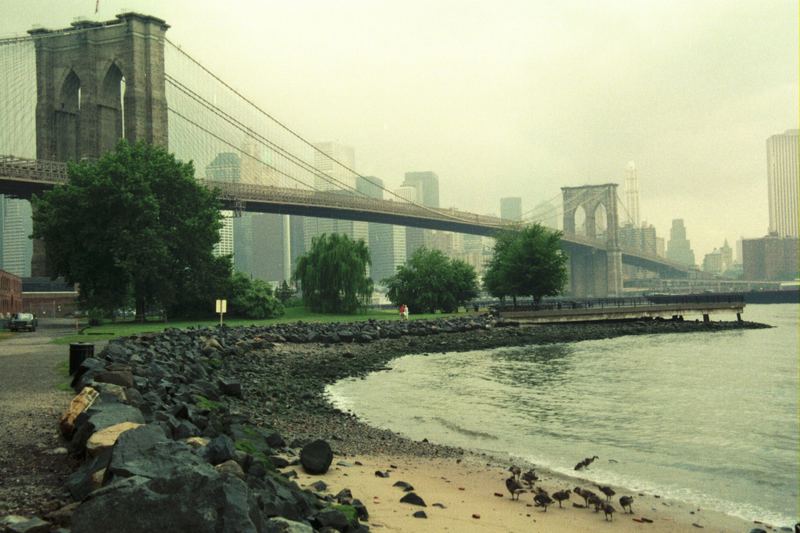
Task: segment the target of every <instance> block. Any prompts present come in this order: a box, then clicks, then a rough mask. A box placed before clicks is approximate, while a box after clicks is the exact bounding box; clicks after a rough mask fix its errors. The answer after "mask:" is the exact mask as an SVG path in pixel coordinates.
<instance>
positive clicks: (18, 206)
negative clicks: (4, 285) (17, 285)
mask: <svg viewBox="0 0 800 533" xmlns="http://www.w3.org/2000/svg"><path fill="white" fill-rule="evenodd" d="M31 233H33V222H32V220H31V204H30V202H29V201H27V200H20V199H17V198H10V197H8V196H4V195H0V269H2V270H5V271H6V272H10V273H11V274H14V275H15V276H19V277H28V276H30V275H31V259H32V257H33V241H32V240H31V239H30V237H29V236H30V234H31Z"/></svg>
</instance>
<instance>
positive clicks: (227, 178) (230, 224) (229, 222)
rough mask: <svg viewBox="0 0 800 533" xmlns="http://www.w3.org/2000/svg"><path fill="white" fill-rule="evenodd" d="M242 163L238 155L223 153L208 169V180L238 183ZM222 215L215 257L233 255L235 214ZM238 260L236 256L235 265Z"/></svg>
mask: <svg viewBox="0 0 800 533" xmlns="http://www.w3.org/2000/svg"><path fill="white" fill-rule="evenodd" d="M241 170H242V161H241V159H240V158H239V155H238V154H235V153H233V152H222V153H219V154H217V156H216V157H215V158H214V159H213V160H212V161H211V163H209V164H208V166H207V167H206V179H207V180H214V181H222V182H227V183H238V182H239V180H240V178H241ZM220 213H221V214H222V227H221V228H220V230H219V242H217V244H215V245H214V255H216V256H222V255H233V254H234V249H235V243H234V239H235V237H234V235H235V230H234V212H233V211H229V210H227V209H223V210H222V211H220ZM235 261H236V258H235V256H234V264H235Z"/></svg>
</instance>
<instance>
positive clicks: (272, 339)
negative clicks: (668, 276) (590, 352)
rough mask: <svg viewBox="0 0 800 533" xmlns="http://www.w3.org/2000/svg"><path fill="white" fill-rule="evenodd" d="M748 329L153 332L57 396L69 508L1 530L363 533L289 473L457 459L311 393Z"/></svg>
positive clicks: (374, 324) (348, 510) (467, 321)
mask: <svg viewBox="0 0 800 533" xmlns="http://www.w3.org/2000/svg"><path fill="white" fill-rule="evenodd" d="M758 327H768V326H765V325H762V324H756V323H751V322H713V323H706V324H704V323H697V322H677V321H659V320H645V321H629V322H607V323H587V324H561V325H536V326H525V325H520V324H518V323H517V322H514V321H508V320H503V319H497V318H493V317H490V316H488V315H468V316H464V317H459V318H446V319H438V320H418V321H410V322H398V321H374V320H371V321H366V322H358V323H325V324H322V323H302V322H297V323H294V324H281V325H275V326H263V327H257V326H251V327H241V328H227V327H221V328H220V327H217V328H204V329H188V330H177V329H168V330H166V331H164V332H162V333H158V334H147V335H139V336H133V337H127V338H122V339H117V340H114V341H112V342H110V343H109V344H108V345H107V346H106V348H105V349H103V351H102V352H101V353H100V354H98V355H97V356H96V357H93V358H89V359H86V360H85V361H84V362H83V363H82V364H81V365H80V368H79V369H78V371H77V372H76V374H75V375H74V378H73V381H72V386H73V388H74V390H75V391H76V392H79V391H83V392H84V399H87V398H86V396H85V394H86V393H87V391H89V389H87V387H90V388H91V389H93V390H94V391H97V392H98V393H99V395H98V396H97V398H96V399H94V400H93V403H92V404H91V406H90V407H89V408H88V409H84V408H83V407H85V405H84V404H81V403H80V401H77V400H80V398H81V397H80V395H79V397H77V398H76V400H74V401H73V405H72V406H70V407H71V409H72V417H67V418H65V419H63V420H62V425H61V429H62V432H63V433H64V434H65V437H66V438H67V439H68V448H69V450H70V452H71V454H72V455H73V456H74V457H77V458H79V459H80V460H81V461H82V463H81V466H80V467H79V468H78V470H76V471H75V472H74V473H73V474H72V476H71V477H70V478H69V480H68V482H67V489H68V490H69V493H70V495H71V496H72V498H73V499H74V502H73V503H71V504H69V505H66V506H65V507H64V508H62V509H60V510H58V511H56V512H54V513H51V514H50V515H48V516H46V517H45V518H46V519H47V521H43V520H41V519H40V518H33V519H30V518H26V519H23V518H22V517H6V518H5V519H0V525H4V526H6V527H7V528H9V530H12V531H48V528H50V527H52V529H55V528H56V527H58V526H66V527H69V528H70V529H71V531H72V532H74V533H84V532H96V531H116V532H123V533H124V532H140V531H166V530H170V531H193V532H251V531H252V532H259V533H261V532H266V533H272V532H306V531H308V532H310V531H327V532H332V531H346V532H356V531H368V530H369V527H368V526H367V525H366V521H367V519H368V517H369V512H368V509H367V508H366V506H365V505H364V504H363V503H362V502H361V501H359V500H358V495H357V494H355V495H353V494H350V492H349V491H348V490H346V489H345V490H343V491H341V492H340V493H338V494H336V495H332V494H329V493H327V492H326V490H325V489H326V487H325V484H324V483H322V482H321V481H320V482H318V483H315V484H313V485H311V487H309V488H307V489H303V488H301V487H299V486H298V485H297V484H296V483H295V482H294V481H293V477H294V476H296V472H295V471H294V469H303V471H305V472H306V473H308V474H322V473H324V472H325V471H327V469H328V468H329V466H330V465H331V463H332V462H333V461H334V456H335V455H339V456H340V458H341V456H344V455H348V454H349V455H354V454H367V453H386V452H391V453H394V454H411V455H415V456H431V457H432V456H444V457H450V456H458V455H461V454H463V453H464V452H463V451H462V450H459V449H455V448H449V447H444V446H437V445H434V444H432V443H428V442H427V441H422V442H412V441H409V440H407V439H404V438H402V437H400V436H398V435H396V434H394V433H393V432H391V431H387V430H381V429H377V428H372V427H369V426H367V425H365V424H362V423H360V422H358V420H356V419H355V418H354V417H353V416H351V415H349V414H347V413H342V412H341V411H338V410H336V409H335V408H333V407H332V406H331V405H330V404H329V403H328V402H327V401H326V400H325V398H324V387H325V386H326V385H328V384H330V383H333V382H335V381H337V380H339V379H342V378H345V377H350V376H359V375H364V374H366V373H369V372H372V371H376V370H381V369H385V368H386V366H385V365H386V363H387V362H388V361H390V360H391V359H392V358H394V357H397V356H401V355H406V354H414V353H432V352H460V351H467V350H475V349H488V348H496V347H502V346H515V345H525V344H544V343H559V342H573V341H580V340H591V339H602V338H610V337H616V336H621V335H642V334H655V333H679V332H698V331H721V330H727V329H742V328H758ZM90 399H91V397H88V399H87V401H88V400H90ZM73 417H74V420H73ZM339 460H340V459H339ZM339 460H337V461H339ZM48 521H49V524H48ZM36 528H38V529H36Z"/></svg>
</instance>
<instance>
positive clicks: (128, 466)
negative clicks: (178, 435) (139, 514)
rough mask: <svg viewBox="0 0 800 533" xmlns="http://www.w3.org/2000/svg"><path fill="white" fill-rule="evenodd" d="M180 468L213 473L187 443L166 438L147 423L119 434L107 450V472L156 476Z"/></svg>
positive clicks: (159, 476)
mask: <svg viewBox="0 0 800 533" xmlns="http://www.w3.org/2000/svg"><path fill="white" fill-rule="evenodd" d="M184 470H191V471H194V472H199V473H204V474H207V475H210V474H211V473H215V472H214V469H213V468H212V467H211V466H210V465H209V464H208V463H206V462H205V461H204V460H203V459H202V458H201V457H198V456H197V455H195V454H194V453H192V450H191V448H189V446H188V445H187V444H185V443H183V442H176V441H173V440H169V439H167V437H166V436H165V435H164V432H163V431H162V430H161V428H159V427H158V426H156V425H154V424H148V425H146V426H142V427H138V428H136V429H132V430H130V431H126V432H125V433H123V434H122V435H120V437H119V439H117V442H116V444H115V445H114V447H113V448H112V450H111V462H110V463H109V465H108V476H109V477H111V478H117V477H131V476H138V477H144V478H151V479H158V478H168V477H171V476H174V475H177V474H178V473H180V472H182V471H184Z"/></svg>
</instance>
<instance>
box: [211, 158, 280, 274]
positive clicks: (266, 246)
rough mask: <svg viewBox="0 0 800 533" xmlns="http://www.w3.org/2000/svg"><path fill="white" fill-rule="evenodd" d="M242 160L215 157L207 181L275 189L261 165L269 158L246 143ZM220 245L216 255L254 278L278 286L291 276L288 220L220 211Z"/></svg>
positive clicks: (269, 172) (267, 169) (270, 171)
mask: <svg viewBox="0 0 800 533" xmlns="http://www.w3.org/2000/svg"><path fill="white" fill-rule="evenodd" d="M242 152H243V154H242V156H239V154H236V153H232V152H223V153H220V154H217V156H216V157H215V158H214V160H213V161H212V162H211V163H210V164H209V165H208V166H207V167H206V178H207V179H210V180H216V181H224V182H229V183H242V182H244V183H255V184H261V185H274V184H275V183H276V176H275V173H274V170H273V169H271V168H270V167H269V166H268V165H265V164H264V161H266V160H267V158H268V156H269V154H268V152H267V150H266V149H261V148H259V147H258V146H256V145H255V144H254V143H252V142H250V143H247V142H246V143H245V144H244V145H243V148H242ZM222 216H223V219H222V229H220V241H219V243H217V245H216V246H215V247H214V253H215V254H216V255H232V256H233V266H234V268H235V269H236V270H237V271H238V272H242V273H244V274H247V275H249V276H252V277H254V278H258V279H261V280H264V281H272V282H279V281H283V280H284V279H289V277H290V276H291V272H290V267H289V264H290V262H289V257H288V254H289V249H288V246H289V238H287V237H286V233H287V229H288V224H289V217H288V216H286V215H276V214H265V213H247V212H241V213H234V212H233V211H227V210H224V211H222Z"/></svg>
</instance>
